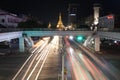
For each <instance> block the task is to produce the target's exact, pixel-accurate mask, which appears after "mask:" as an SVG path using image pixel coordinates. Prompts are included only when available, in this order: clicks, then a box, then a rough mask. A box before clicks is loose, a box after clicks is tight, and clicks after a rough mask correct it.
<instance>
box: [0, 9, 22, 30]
mask: <svg viewBox="0 0 120 80" xmlns="http://www.w3.org/2000/svg"><path fill="white" fill-rule="evenodd" d="M22 21H24V20H23V18H20V17H18V16H17V15H16V14H12V13H10V12H7V11H4V10H1V9H0V24H1V25H3V26H5V27H9V28H10V27H17V26H18V23H19V22H22Z"/></svg>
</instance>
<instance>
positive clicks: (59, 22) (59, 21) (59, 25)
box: [57, 13, 64, 30]
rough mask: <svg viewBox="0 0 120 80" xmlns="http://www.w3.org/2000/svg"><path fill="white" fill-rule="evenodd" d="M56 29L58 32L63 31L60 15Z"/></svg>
mask: <svg viewBox="0 0 120 80" xmlns="http://www.w3.org/2000/svg"><path fill="white" fill-rule="evenodd" d="M57 29H59V30H63V29H64V25H63V22H62V17H61V13H60V14H59V20H58V23H57Z"/></svg>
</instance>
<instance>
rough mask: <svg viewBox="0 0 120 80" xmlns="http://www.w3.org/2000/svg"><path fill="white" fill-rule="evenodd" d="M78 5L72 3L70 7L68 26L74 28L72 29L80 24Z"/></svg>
mask: <svg viewBox="0 0 120 80" xmlns="http://www.w3.org/2000/svg"><path fill="white" fill-rule="evenodd" d="M78 7H79V5H78V4H75V3H72V4H69V6H68V26H72V28H76V26H77V24H78V18H79V17H78V13H79V12H78Z"/></svg>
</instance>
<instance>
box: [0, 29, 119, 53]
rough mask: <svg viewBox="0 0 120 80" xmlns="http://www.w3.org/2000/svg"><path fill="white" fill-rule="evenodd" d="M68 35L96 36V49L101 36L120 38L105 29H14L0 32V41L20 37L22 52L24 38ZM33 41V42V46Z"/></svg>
mask: <svg viewBox="0 0 120 80" xmlns="http://www.w3.org/2000/svg"><path fill="white" fill-rule="evenodd" d="M53 35H58V36H66V35H68V36H69V35H72V36H76V35H84V36H86V37H89V36H94V38H95V50H96V51H99V44H100V38H108V39H114V40H120V33H118V32H103V31H86V30H85V31H83V30H77V31H75V30H74V31H59V30H48V31H47V30H45V31H43V30H33V31H30V30H28V31H27V30H25V31H13V32H3V33H0V42H2V41H6V40H11V39H15V38H19V50H20V52H24V39H25V38H27V39H28V41H30V42H31V40H30V39H31V38H30V37H32V36H53ZM90 39H91V38H90V37H89V38H88V39H87V40H86V41H87V42H89V41H90ZM32 45H33V43H32V42H31V46H32Z"/></svg>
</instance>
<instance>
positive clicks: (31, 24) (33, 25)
mask: <svg viewBox="0 0 120 80" xmlns="http://www.w3.org/2000/svg"><path fill="white" fill-rule="evenodd" d="M18 28H47V26H46V25H45V24H40V23H38V22H37V21H34V20H28V21H26V22H20V23H19V24H18Z"/></svg>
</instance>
